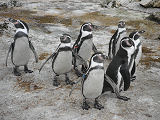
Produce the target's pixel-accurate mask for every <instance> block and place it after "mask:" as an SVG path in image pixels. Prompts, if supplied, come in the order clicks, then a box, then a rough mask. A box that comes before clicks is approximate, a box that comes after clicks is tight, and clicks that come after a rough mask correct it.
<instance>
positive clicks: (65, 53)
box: [39, 34, 83, 86]
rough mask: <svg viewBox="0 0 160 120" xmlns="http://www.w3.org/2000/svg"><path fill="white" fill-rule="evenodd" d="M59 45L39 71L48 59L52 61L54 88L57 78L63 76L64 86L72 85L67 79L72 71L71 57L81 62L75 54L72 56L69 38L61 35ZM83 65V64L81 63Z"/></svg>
mask: <svg viewBox="0 0 160 120" xmlns="http://www.w3.org/2000/svg"><path fill="white" fill-rule="evenodd" d="M60 42H61V43H60V44H59V46H58V48H57V49H56V51H55V52H54V53H53V54H52V55H51V56H50V57H49V58H48V59H47V60H46V61H45V62H44V63H43V64H42V66H41V68H40V70H39V71H41V69H42V68H43V66H44V65H45V64H46V62H47V61H48V60H49V59H51V58H52V59H53V61H52V69H53V72H54V73H55V77H54V80H53V85H54V86H58V85H59V84H60V83H59V82H58V81H57V76H59V75H62V74H65V77H66V84H71V85H72V84H74V82H72V81H70V80H69V78H68V75H67V74H68V72H70V71H71V69H72V59H73V55H74V57H75V59H77V58H78V59H80V60H81V62H82V61H83V60H82V59H81V58H80V57H79V56H77V55H76V54H74V53H73V52H72V46H71V36H70V35H68V34H63V35H62V36H61V37H60ZM82 63H83V62H82Z"/></svg>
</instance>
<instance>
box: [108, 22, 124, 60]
mask: <svg viewBox="0 0 160 120" xmlns="http://www.w3.org/2000/svg"><path fill="white" fill-rule="evenodd" d="M123 37H126V28H125V22H124V21H120V22H119V24H118V29H117V30H116V32H115V33H114V35H113V36H112V37H111V40H110V42H109V50H108V57H109V59H113V57H114V56H115V55H116V53H117V52H118V50H119V47H120V41H121V39H122V38H123Z"/></svg>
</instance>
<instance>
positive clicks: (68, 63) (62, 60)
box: [53, 51, 72, 75]
mask: <svg viewBox="0 0 160 120" xmlns="http://www.w3.org/2000/svg"><path fill="white" fill-rule="evenodd" d="M71 69H72V52H71V51H63V52H59V53H58V55H57V57H56V59H55V61H54V64H53V70H54V72H55V73H57V74H59V75H60V74H64V73H67V72H70V71H71Z"/></svg>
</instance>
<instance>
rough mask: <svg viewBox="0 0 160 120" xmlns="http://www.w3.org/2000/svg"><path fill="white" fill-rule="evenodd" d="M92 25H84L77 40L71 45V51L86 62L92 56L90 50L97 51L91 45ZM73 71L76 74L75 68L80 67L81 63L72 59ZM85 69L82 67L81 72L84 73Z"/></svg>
mask: <svg viewBox="0 0 160 120" xmlns="http://www.w3.org/2000/svg"><path fill="white" fill-rule="evenodd" d="M92 29H93V25H92V24H91V23H84V24H83V25H82V26H81V28H80V34H79V36H78V39H77V40H76V42H75V43H74V45H73V51H74V52H75V53H77V54H78V55H79V56H81V57H82V58H83V59H84V60H85V61H86V62H87V61H88V60H89V58H90V57H91V55H92V50H93V51H94V52H97V49H96V47H95V45H94V43H93V35H92ZM73 64H74V69H75V70H76V72H77V73H78V69H77V66H78V65H82V64H81V62H79V61H78V60H76V59H74V61H73ZM85 69H86V68H85V67H84V66H83V65H82V72H85Z"/></svg>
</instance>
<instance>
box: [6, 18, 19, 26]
mask: <svg viewBox="0 0 160 120" xmlns="http://www.w3.org/2000/svg"><path fill="white" fill-rule="evenodd" d="M8 21H10V22H12V23H13V24H14V25H15V24H18V23H19V22H18V21H17V20H15V19H12V18H9V19H8Z"/></svg>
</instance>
